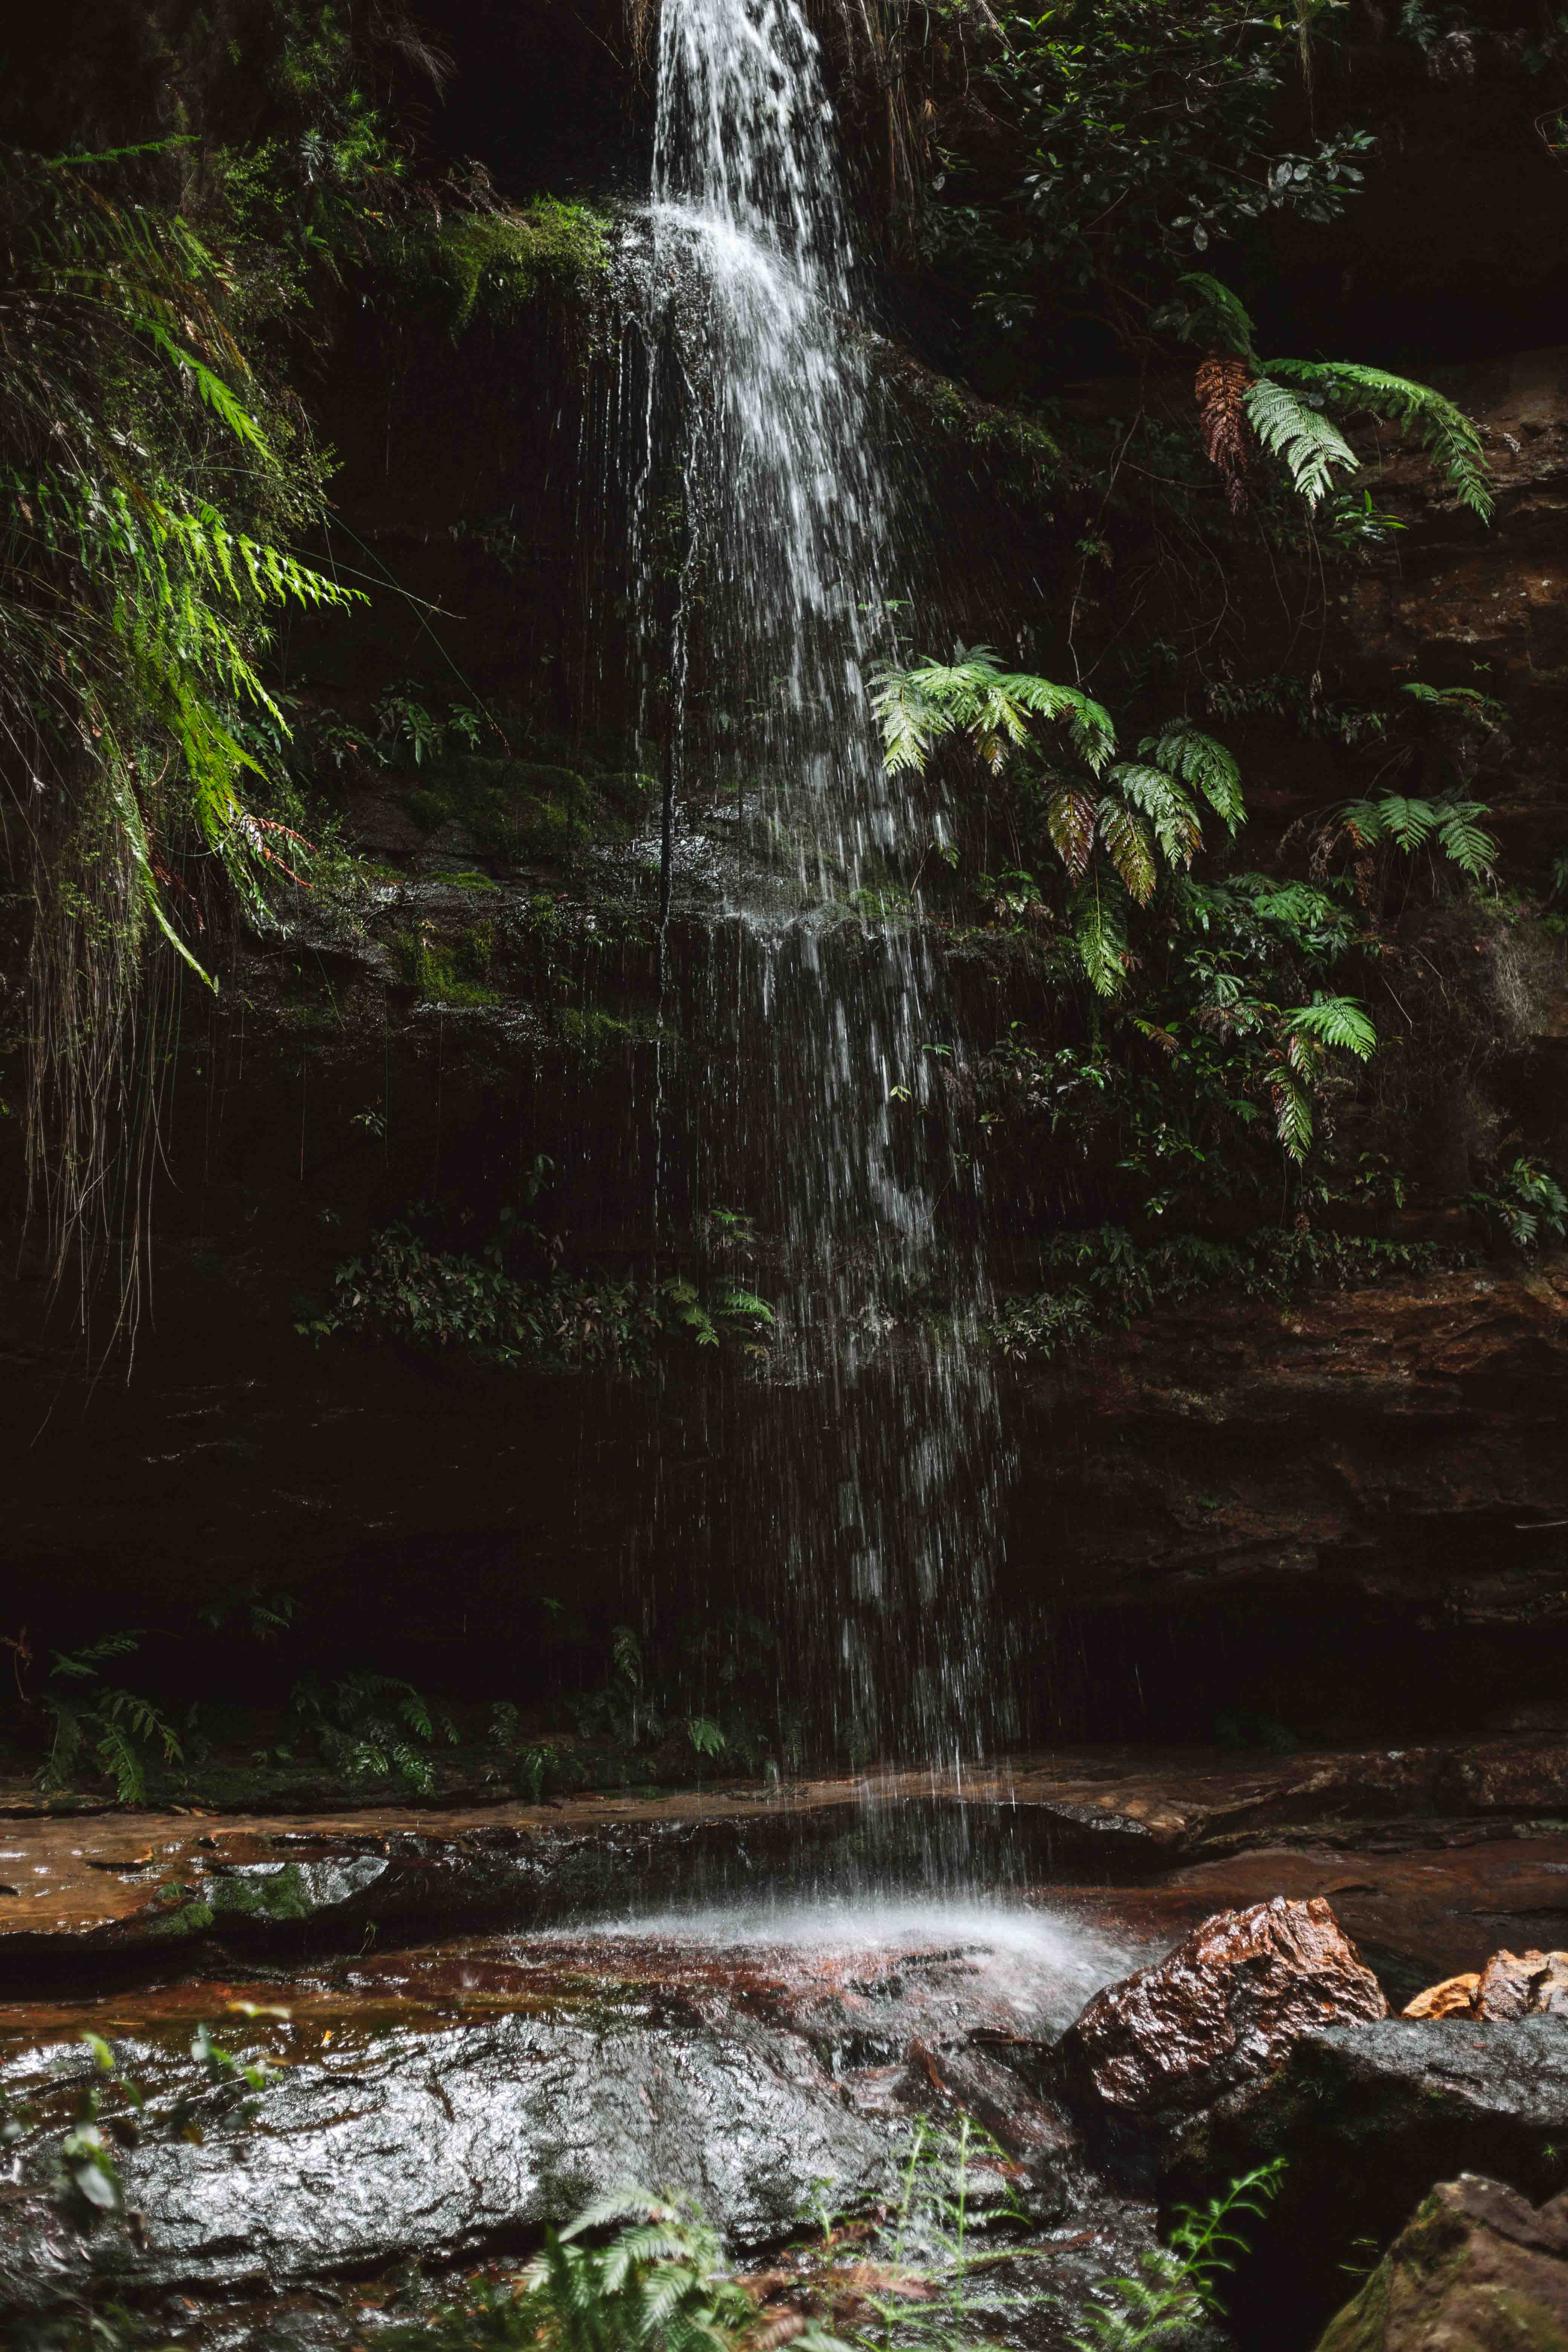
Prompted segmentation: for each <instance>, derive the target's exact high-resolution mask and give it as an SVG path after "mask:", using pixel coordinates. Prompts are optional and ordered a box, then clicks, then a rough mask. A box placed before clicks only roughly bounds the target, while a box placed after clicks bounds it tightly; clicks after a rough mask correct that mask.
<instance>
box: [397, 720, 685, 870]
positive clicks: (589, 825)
mask: <svg viewBox="0 0 1568 2352" xmlns="http://www.w3.org/2000/svg"><path fill="white" fill-rule="evenodd" d="M653 790H654V785H653V782H652V779H651V778H649V777H647V776H637V775H632V774H629V773H624V774H619V775H609V776H602V777H599V778H598V779H596V780H595V782H593V783H590V782H588V780H587V778H586V777H584V776H580V775H579V774H578V773H577V772H576V771H575V770H574V769H572V768H560V767H554V766H552V765H550V764H549V763H547V762H545V761H538V760H493V759H484V758H481V757H479V755H478V754H477V753H474V754H469V755H466V756H464V757H461V758H454V759H447V760H442V761H437V763H436V764H435V765H434V766H432V767H431V768H430V769H429V770H427V771H426V774H425V775H424V777H423V778H422V780H421V782H419V783H418V784H417V785H416V786H415V787H414V789H413V790H412V791H410V792H408V793H405V794H404V796H403V806H404V809H405V812H406V814H408V815H409V816H410V817H412V819H413V820H414V823H415V824H416V825H418V826H419V828H420V830H421V831H422V832H425V833H435V832H436V831H437V829H438V827H440V826H441V825H443V824H451V823H453V822H454V821H456V822H457V823H458V824H461V825H462V826H463V827H464V828H465V830H466V831H467V833H468V835H469V837H470V839H471V840H472V841H473V843H474V845H475V847H476V848H478V849H479V850H480V851H482V852H483V853H484V854H485V855H486V856H490V857H494V858H497V859H499V860H500V861H501V862H503V863H509V864H518V863H520V862H524V861H529V860H535V859H537V860H542V861H545V862H547V863H554V864H565V863H569V862H570V861H571V860H572V859H574V858H576V857H580V856H583V855H584V852H585V851H587V850H589V849H591V848H593V846H594V845H595V843H596V842H601V841H624V840H625V839H626V835H628V833H629V832H630V831H631V829H632V827H633V825H634V824H636V822H637V820H638V819H639V818H640V817H641V815H642V814H643V813H644V811H645V809H646V808H647V801H648V796H649V794H650V793H652V792H653ZM447 878H452V877H447ZM466 887H469V888H474V887H480V888H482V887H484V886H483V882H482V880H476V881H475V882H472V883H468V884H467V885H466Z"/></svg>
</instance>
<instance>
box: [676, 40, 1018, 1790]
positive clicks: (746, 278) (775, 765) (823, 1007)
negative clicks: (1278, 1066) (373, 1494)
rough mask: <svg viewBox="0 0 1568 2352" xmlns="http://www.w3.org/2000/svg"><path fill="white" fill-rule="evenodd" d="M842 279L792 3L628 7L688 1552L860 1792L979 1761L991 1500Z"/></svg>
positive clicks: (849, 308) (973, 1275)
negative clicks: (672, 970)
mask: <svg viewBox="0 0 1568 2352" xmlns="http://www.w3.org/2000/svg"><path fill="white" fill-rule="evenodd" d="M856 277H857V270H856V263H855V241H854V238H853V236H852V234H851V228H850V221H849V213H848V207H847V203H846V199H845V193H844V186H843V181H842V174H841V168H840V160H839V155H838V152H837V137H836V131H835V126H834V123H833V120H832V116H831V112H830V109H829V107H828V105H827V102H826V96H825V92H824V86H823V79H822V74H821V61H820V58H819V54H818V48H817V44H816V39H815V37H814V36H813V34H812V32H811V30H810V27H809V26H808V25H807V23H806V20H805V14H804V11H803V8H802V6H801V5H800V0H663V9H662V16H661V21H660V30H659V46H658V126H657V137H656V147H655V161H654V175H653V201H652V205H651V206H650V209H649V213H648V216H647V227H646V243H645V246H644V248H643V251H642V255H641V259H640V264H639V267H638V270H637V278H638V282H639V285H640V287H641V289H642V331H643V334H644V336H645V338H646V343H647V349H648V351H649V352H651V353H652V355H653V356H652V360H651V363H650V364H649V366H648V369H647V378H646V382H647V397H646V411H645V415H644V417H643V420H642V432H641V434H640V436H639V445H638V450H637V462H636V466H635V468H634V481H633V484H632V497H631V503H632V514H633V536H634V542H635V557H636V563H637V581H638V586H639V601H640V603H641V604H642V607H643V609H644V610H645V611H646V612H648V613H651V612H653V611H654V610H655V608H656V606H657V604H658V588H659V584H660V582H661V581H662V582H663V583H665V585H666V587H667V588H668V583H669V581H670V580H671V579H672V578H673V579H675V580H676V583H677V589H678V593H677V595H676V598H675V603H674V612H673V618H672V619H671V620H670V621H669V622H668V639H667V642H666V643H664V644H663V645H661V646H658V647H656V648H655V649H654V658H653V661H652V662H651V663H650V669H657V670H658V671H659V672H661V673H662V675H663V676H664V677H665V678H666V680H667V681H668V693H667V698H666V701H665V704H664V717H663V721H662V724H663V727H664V730H665V731H666V739H667V740H666V742H665V746H664V751H665V756H666V758H667V760H668V762H669V763H670V764H669V772H670V773H671V776H672V781H673V783H674V785H675V786H676V787H677V788H678V789H679V790H681V791H685V790H686V789H687V788H688V787H693V786H695V784H696V782H698V781H699V780H698V779H697V778H695V776H693V775H692V774H689V769H690V768H691V766H692V761H691V758H690V732H691V730H690V715H691V713H690V691H689V677H690V675H691V672H692V635H693V632H694V631H695V630H699V629H700V635H701V641H702V666H703V669H704V675H705V676H706V677H708V678H709V679H710V681H712V688H711V692H712V698H714V699H715V700H721V701H722V703H723V705H724V706H725V707H726V708H727V709H729V710H731V711H732V712H734V713H737V714H738V718H737V721H736V726H735V730H734V734H733V737H732V740H733V741H734V742H735V743H736V744H737V745H738V746H739V747H740V755H739V758H738V759H737V760H732V761H731V767H732V768H733V771H734V777H735V782H736V786H737V802H738V816H737V823H736V824H735V827H734V835H735V837H736V838H738V839H739V840H740V841H741V842H742V844H743V847H742V850H741V852H740V853H739V854H738V855H737V856H736V857H735V859H734V861H733V864H732V866H731V867H730V868H729V869H728V871H727V880H726V889H725V901H724V905H723V907H722V908H721V912H720V914H719V915H718V917H717V918H716V919H715V918H710V919H709V922H708V925H707V929H706V936H707V938H708V940H709V941H710V947H709V950H708V952H707V954H706V956H705V958H704V959H703V971H702V976H701V977H700V980H699V981H696V982H692V981H690V980H689V981H688V984H687V985H686V988H685V993H684V996H681V995H680V989H679V982H677V983H676V997H677V998H678V999H679V1026H680V1027H681V1028H682V1029H683V1030H685V1031H686V1032H687V1034H688V1035H689V1034H690V1033H691V1032H693V1031H696V1032H698V1033H699V1034H700V1037H701V1040H702V1048H701V1049H702V1050H704V1051H705V1053H706V1055H707V1060H706V1065H705V1076H706V1093H707V1096H708V1100H707V1103H706V1106H705V1120H706V1129H705V1132H706V1133H707V1134H708V1136H709V1137H710V1138H713V1137H715V1136H716V1137H717V1139H716V1140H711V1141H710V1143H709V1144H708V1146H707V1149H708V1152H709V1160H710V1181H711V1187H712V1189H711V1190H710V1198H711V1199H713V1200H717V1201H720V1202H722V1201H723V1200H724V1198H725V1195H724V1192H722V1190H721V1189H719V1188H720V1187H721V1186H722V1184H723V1183H724V1181H725V1178H724V1175H723V1173H722V1171H723V1169H724V1168H725V1166H726V1165H729V1166H731V1167H733V1166H739V1165H741V1164H742V1163H743V1164H744V1165H745V1166H746V1168H747V1171H748V1174H747V1177H746V1180H745V1181H747V1183H748V1184H749V1185H750V1187H751V1191H750V1195H749V1197H747V1198H746V1200H745V1201H744V1203H743V1206H744V1207H745V1209H746V1210H747V1211H748V1212H749V1213H750V1214H751V1216H752V1219H753V1220H754V1223H755V1225H756V1228H757V1230H758V1232H759V1234H761V1235H762V1236H763V1242H764V1245H765V1248H766V1249H767V1251H768V1252H769V1253H770V1255H768V1256H767V1257H766V1258H765V1260H764V1271H763V1275H762V1276H760V1277H759V1278H760V1280H761V1282H762V1286H763V1287H764V1288H766V1289H767V1290H768V1291H769V1294H770V1296H771V1297H773V1300H774V1302H775V1305H776V1306H777V1307H778V1310H779V1336H778V1339H777V1342H776V1345H775V1348H774V1350H773V1362H772V1365H771V1368H770V1371H769V1374H768V1378H769V1380H770V1382H771V1383H772V1386H773V1396H774V1399H775V1401H776V1404H777V1410H776V1411H773V1412H767V1413H759V1414H754V1415H752V1416H751V1418H750V1420H749V1421H748V1422H747V1423H746V1425H745V1433H744V1435H743V1438H742V1457H741V1459H740V1460H739V1461H738V1462H737V1463H736V1464H735V1465H733V1466H732V1475H731V1485H730V1505H729V1517H728V1524H727V1527H726V1528H725V1530H724V1540H725V1541H726V1542H727V1545H728V1547H729V1552H730V1561H729V1565H730V1568H731V1571H732V1572H733V1573H734V1575H735V1580H736V1581H737V1583H739V1584H740V1585H741V1587H742V1589H743V1590H745V1591H748V1592H749V1593H750V1594H752V1595H759V1592H760V1589H761V1597H762V1599H763V1600H764V1601H765V1605H766V1607H767V1610H768V1612H769V1613H770V1614H771V1615H772V1616H773V1620H774V1622H777V1623H779V1624H781V1625H782V1626H783V1627H784V1628H785V1629H786V1636H787V1641H788V1645H789V1665H790V1677H791V1679H792V1680H793V1681H795V1682H796V1683H797V1685H803V1686H804V1687H805V1689H806V1690H807V1691H808V1692H809V1694H810V1696H811V1703H812V1706H813V1709H814V1712H815V1713H816V1717H817V1718H818V1719H819V1720H821V1719H822V1718H823V1717H825V1716H826V1717H827V1718H828V1719H829V1720H830V1722H831V1724H832V1726H833V1727H834V1728H835V1730H836V1731H837V1735H838V1737H839V1738H841V1739H842V1740H844V1741H846V1742H847V1744H848V1745H849V1746H850V1747H851V1748H852V1750H855V1751H857V1752H858V1753H859V1754H860V1755H862V1756H863V1757H869V1756H871V1755H873V1754H876V1755H883V1756H886V1755H890V1754H896V1753H903V1754H905V1755H910V1754H914V1755H917V1756H921V1757H926V1758H929V1759H931V1760H932V1761H933V1762H935V1761H938V1760H941V1761H943V1762H945V1763H948V1764H950V1765H962V1763H963V1761H964V1759H967V1758H970V1757H973V1756H974V1755H975V1754H976V1753H978V1752H982V1751H984V1749H985V1748H990V1747H994V1745H995V1744H996V1743H997V1742H998V1741H999V1740H1001V1739H1005V1738H1006V1737H1007V1736H1009V1735H1010V1734H1011V1732H1012V1731H1013V1730H1014V1728H1015V1726H1014V1721H1013V1717H1012V1713H1011V1706H1012V1700H1011V1696H1010V1693H1011V1683H1012V1677H1011V1674H1010V1671H1009V1664H1010V1662H1009V1660H1008V1659H1007V1657H1006V1655H1005V1636H1004V1634H1003V1631H1002V1628H1001V1626H1000V1624H999V1615H1000V1612H999V1611H998V1610H997V1608H996V1606H995V1583H996V1573H997V1568H998V1565H999V1549H1000V1541H1001V1535H1000V1520H1001V1510H1002V1501H1003V1496H1004V1493H1005V1485H1006V1477H1007V1471H1008V1464H1007V1461H1006V1458H1005V1449H1004V1446H1003V1443H1002V1439H1001V1437H1000V1434H999V1430H998V1418H997V1406H996V1397H995V1393H994V1382H993V1378H992V1374H991V1371H990V1368H989V1364H988V1360H987V1357H986V1353H985V1350H984V1342H983V1330H982V1327H983V1324H984V1316H985V1309H986V1297H985V1289H984V1276H983V1272H982V1267H981V1264H980V1258H979V1253H978V1248H977V1245H975V1244H973V1243H972V1242H968V1241H964V1240H954V1239H952V1237H951V1236H950V1235H948V1234H945V1233H943V1232H939V1226H938V1219H937V1209H938V1204H939V1202H941V1200H942V1195H943V1193H944V1192H953V1191H954V1190H955V1189H956V1191H957V1192H958V1193H959V1194H960V1195H963V1193H964V1192H969V1193H971V1194H972V1192H973V1183H972V1180H971V1179H970V1177H969V1176H968V1174H967V1172H966V1171H963V1170H962V1169H961V1168H959V1167H958V1166H957V1164H956V1163H955V1161H954V1159H953V1156H952V1149H951V1146H950V1144H949V1142H948V1140H947V1134H946V1129H947V1121H946V1118H945V1117H944V1100H945V1087H947V1085H949V1084H950V1083H951V1076H950V1075H949V1074H951V1072H952V1067H953V1058H954V1056H955V1055H956V1054H957V1053H958V1051H959V1047H958V1042H957V1039H956V1037H955V1035H954V1034H953V1028H952V1019H951V1015H950V1014H949V1013H948V1012H947V1010H946V1007H945V1003H944V994H943V990H942V985H941V982H940V979H939V975H938V972H937V970H936V967H935V962H934V959H933V956H932V953H931V941H930V938H929V936H928V933H927V931H926V929H925V928H924V927H923V926H922V925H921V923H920V922H919V921H918V920H916V919H913V916H912V907H911V898H910V888H911V885H912V883H913V880H914V877H915V876H916V873H917V869H918V866H919V864H920V860H921V855H922V853H923V852H924V851H926V850H927V849H928V848H929V846H930V845H931V824H932V820H931V817H930V816H929V814H926V813H924V812H922V810H921V808H920V807H919V806H918V805H916V804H915V803H913V802H912V801H911V799H910V796H909V794H908V793H907V792H906V791H905V790H904V789H903V787H902V786H901V785H897V784H895V783H894V782H891V781H890V780H889V778H888V777H887V775H886V774H885V772H884V771H883V767H882V764H881V761H880V758H879V748H878V743H877V739H876V730H875V726H874V722H873V719H872V714H871V709H870V704H869V692H868V670H869V668H870V667H871V665H872V664H873V663H874V661H875V659H876V658H877V657H878V656H879V653H881V652H883V651H886V650H890V646H891V641H890V637H889V608H890V607H893V606H894V604H895V593H896V584H897V583H898V580H899V568H898V562H897V557H896V553H895V550H896V547H897V544H898V541H897V535H896V530H895V517H894V514H893V502H892V499H891V498H890V495H889V486H888V482H887V480H886V478H885V476H884V472H883V468H882V466H881V463H880V461H879V454H878V447H877V428H876V415H875V404H874V401H873V398H872V386H871V383H870V379H869V361H868V342H869V339H868V336H867V335H866V334H865V332H864V331H863V330H861V329H859V328H858V325H857V316H856V312H857V299H856V298H857V289H856ZM671 480H674V481H675V482H676V483H678V484H679V508H680V516H681V530H682V531H683V534H684V535H683V538H682V539H681V541H680V545H679V551H673V550H672V540H671V528H670V519H669V511H668V509H669V504H670V501H669V499H668V496H667V495H665V494H662V493H661V490H660V487H659V486H660V484H661V483H668V482H669V481H671ZM666 604H667V608H668V595H667V598H666ZM709 781H710V780H709ZM731 946H732V949H733V953H732V954H730V953H729V952H727V950H728V949H729V948H730V947H731ZM950 1222H958V1223H962V1220H957V1221H953V1220H950Z"/></svg>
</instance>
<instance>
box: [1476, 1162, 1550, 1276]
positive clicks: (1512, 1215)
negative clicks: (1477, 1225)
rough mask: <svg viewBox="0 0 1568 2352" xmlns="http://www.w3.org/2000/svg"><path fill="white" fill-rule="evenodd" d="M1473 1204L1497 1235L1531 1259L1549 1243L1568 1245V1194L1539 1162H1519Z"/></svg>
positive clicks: (1479, 1193)
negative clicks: (1566, 1243) (1536, 1251)
mask: <svg viewBox="0 0 1568 2352" xmlns="http://www.w3.org/2000/svg"><path fill="white" fill-rule="evenodd" d="M1470 1202H1471V1205H1472V1207H1474V1208H1476V1209H1478V1210H1479V1212H1480V1213H1481V1215H1482V1216H1483V1217H1484V1218H1485V1220H1486V1222H1487V1223H1488V1225H1489V1228H1490V1230H1491V1231H1492V1232H1493V1233H1495V1234H1500V1236H1501V1237H1502V1238H1503V1239H1504V1240H1505V1241H1506V1242H1507V1243H1508V1244H1509V1246H1510V1248H1513V1249H1516V1250H1519V1251H1521V1252H1522V1253H1524V1254H1525V1255H1530V1254H1531V1253H1532V1252H1534V1251H1535V1250H1538V1249H1540V1248H1541V1247H1542V1244H1545V1243H1548V1242H1562V1241H1568V1192H1564V1191H1563V1187H1562V1185H1561V1184H1560V1183H1559V1182H1558V1181H1557V1179H1556V1177H1555V1176H1554V1175H1553V1173H1552V1170H1551V1169H1550V1168H1548V1167H1546V1166H1544V1165H1543V1164H1542V1161H1540V1160H1531V1159H1528V1158H1525V1157H1523V1156H1521V1158H1519V1159H1517V1160H1514V1161H1513V1162H1512V1164H1511V1165H1510V1167H1509V1168H1508V1169H1506V1170H1505V1171H1503V1173H1502V1174H1501V1175H1500V1177H1499V1178H1498V1180H1497V1181H1496V1183H1495V1184H1493V1185H1492V1186H1491V1187H1490V1188H1489V1189H1488V1190H1484V1191H1481V1192H1472V1193H1471V1195H1470Z"/></svg>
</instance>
